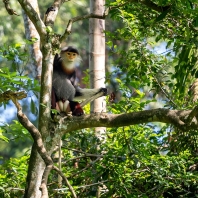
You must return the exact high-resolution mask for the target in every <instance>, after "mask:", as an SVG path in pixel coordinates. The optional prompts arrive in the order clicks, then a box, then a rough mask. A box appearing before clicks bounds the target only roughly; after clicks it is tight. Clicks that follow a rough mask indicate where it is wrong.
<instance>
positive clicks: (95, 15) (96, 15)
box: [60, 12, 108, 42]
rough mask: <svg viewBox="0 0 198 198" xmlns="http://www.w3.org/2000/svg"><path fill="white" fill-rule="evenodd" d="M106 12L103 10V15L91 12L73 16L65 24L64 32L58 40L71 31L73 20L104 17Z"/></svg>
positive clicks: (62, 39)
mask: <svg viewBox="0 0 198 198" xmlns="http://www.w3.org/2000/svg"><path fill="white" fill-rule="evenodd" d="M107 14H108V13H106V12H104V14H103V15H99V14H93V13H91V14H87V15H84V16H77V17H74V18H72V19H70V20H69V22H68V24H67V27H66V30H65V33H64V34H63V35H62V36H61V38H60V42H62V41H64V40H65V39H66V38H67V36H68V35H69V34H70V33H71V28H72V25H73V23H74V22H76V21H81V20H84V19H90V18H97V19H105V17H106V15H107Z"/></svg>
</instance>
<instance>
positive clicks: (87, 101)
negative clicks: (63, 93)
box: [80, 91, 104, 107]
mask: <svg viewBox="0 0 198 198" xmlns="http://www.w3.org/2000/svg"><path fill="white" fill-rule="evenodd" d="M101 96H104V93H103V92H102V91H101V92H98V93H97V94H95V95H94V96H92V97H90V98H87V99H86V100H84V101H83V102H81V103H80V106H81V107H84V106H85V105H86V104H88V103H90V102H92V101H93V100H95V99H97V98H99V97H101Z"/></svg>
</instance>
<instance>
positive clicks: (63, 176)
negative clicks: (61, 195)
mask: <svg viewBox="0 0 198 198" xmlns="http://www.w3.org/2000/svg"><path fill="white" fill-rule="evenodd" d="M53 169H54V170H55V171H56V172H58V174H59V175H60V176H61V177H62V178H63V180H64V181H65V183H66V184H67V186H68V188H69V190H70V191H71V193H72V195H73V197H74V198H77V196H76V193H75V191H74V189H73V188H72V186H71V185H70V183H69V181H68V179H67V177H65V175H64V174H63V173H62V172H61V171H60V170H59V169H58V168H57V167H55V166H54V167H53Z"/></svg>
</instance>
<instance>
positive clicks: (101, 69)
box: [89, 0, 106, 198]
mask: <svg viewBox="0 0 198 198" xmlns="http://www.w3.org/2000/svg"><path fill="white" fill-rule="evenodd" d="M104 5H105V1H104V0H95V1H93V0H90V13H93V14H99V15H102V14H103V13H104ZM104 30H105V21H104V20H103V19H93V18H91V19H90V20H89V69H90V86H91V88H99V87H105V33H104ZM91 112H106V101H105V98H104V97H100V98H98V99H96V100H94V101H93V102H92V103H91ZM105 132H106V128H105V127H97V128H95V135H96V137H97V138H98V139H99V140H100V143H102V142H104V141H105ZM98 149H99V146H98V145H97V147H96V151H97V150H98ZM93 174H95V173H94V171H93ZM95 182H97V181H93V183H95ZM92 191H94V192H96V197H97V198H98V197H100V187H98V188H95V187H93V189H92Z"/></svg>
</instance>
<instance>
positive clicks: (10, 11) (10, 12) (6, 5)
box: [3, 0, 19, 16]
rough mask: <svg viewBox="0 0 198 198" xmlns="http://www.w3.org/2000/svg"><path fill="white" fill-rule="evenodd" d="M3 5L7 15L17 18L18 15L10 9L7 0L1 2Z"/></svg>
mask: <svg viewBox="0 0 198 198" xmlns="http://www.w3.org/2000/svg"><path fill="white" fill-rule="evenodd" d="M3 3H4V5H5V8H6V10H7V12H8V14H10V15H17V16H19V14H17V13H16V12H15V11H14V10H13V9H12V8H11V7H10V4H9V0H3Z"/></svg>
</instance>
